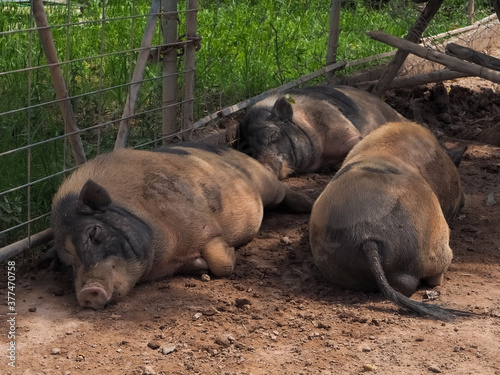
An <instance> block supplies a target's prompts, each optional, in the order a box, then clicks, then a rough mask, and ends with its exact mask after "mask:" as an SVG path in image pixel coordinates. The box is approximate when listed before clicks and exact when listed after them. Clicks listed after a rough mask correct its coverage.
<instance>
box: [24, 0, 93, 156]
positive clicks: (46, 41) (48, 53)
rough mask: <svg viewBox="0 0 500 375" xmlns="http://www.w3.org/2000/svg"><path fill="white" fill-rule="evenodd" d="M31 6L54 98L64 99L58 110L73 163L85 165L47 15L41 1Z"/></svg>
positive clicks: (34, 0) (35, 1)
mask: <svg viewBox="0 0 500 375" xmlns="http://www.w3.org/2000/svg"><path fill="white" fill-rule="evenodd" d="M31 4H32V7H33V15H34V16H35V22H36V26H37V28H38V34H39V35H40V42H41V44H42V48H43V51H44V53H45V57H46V58H47V64H48V65H49V72H50V76H51V78H52V84H53V85H54V90H55V92H56V96H57V98H58V99H64V100H61V101H60V102H59V108H60V109H61V112H62V116H63V120H64V131H65V133H66V134H68V133H73V134H71V135H68V138H69V142H70V144H71V150H72V152H73V157H74V158H75V162H76V164H78V165H80V164H83V163H85V162H86V161H87V158H86V157H85V151H84V150H83V145H82V140H81V138H80V134H79V133H78V132H79V131H80V129H78V126H77V125H76V120H75V114H74V113H73V107H72V105H71V102H70V101H69V96H68V90H67V89H66V82H65V81H64V77H63V74H62V70H61V65H60V64H59V59H58V57H57V50H56V46H55V44H54V39H53V38H52V34H51V32H50V29H49V27H48V25H49V22H48V20H47V14H46V13H45V10H44V8H43V1H42V0H33V1H32V2H31ZM75 132H76V133H75Z"/></svg>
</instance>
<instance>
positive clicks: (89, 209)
mask: <svg viewBox="0 0 500 375" xmlns="http://www.w3.org/2000/svg"><path fill="white" fill-rule="evenodd" d="M110 204H111V198H110V196H109V194H108V192H107V191H106V190H105V189H104V188H103V187H102V186H100V185H98V184H96V183H95V182H94V181H92V180H88V181H87V182H86V183H85V185H83V188H82V191H81V192H80V196H79V197H78V204H77V210H78V211H79V212H80V213H82V214H92V213H94V212H96V211H99V212H104V211H106V210H107V209H108V207H109V206H110Z"/></svg>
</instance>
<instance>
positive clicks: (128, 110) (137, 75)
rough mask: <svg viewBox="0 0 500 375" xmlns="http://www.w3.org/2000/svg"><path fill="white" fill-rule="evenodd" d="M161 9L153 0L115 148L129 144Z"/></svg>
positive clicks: (157, 0)
mask: <svg viewBox="0 0 500 375" xmlns="http://www.w3.org/2000/svg"><path fill="white" fill-rule="evenodd" d="M159 11H160V0H153V2H152V4H151V8H150V10H149V17H148V22H147V23H146V28H145V30H144V35H143V37H142V42H141V49H140V51H139V54H138V56H137V63H136V64H135V68H134V73H133V74H132V82H131V85H130V87H129V90H128V94H127V101H126V102H125V108H124V109H123V115H122V120H121V121H120V128H119V129H118V135H117V137H116V142H115V150H117V149H119V148H123V147H125V146H126V145H127V140H128V136H129V134H130V119H131V116H132V115H133V114H134V111H135V105H136V103H137V96H138V94H139V89H140V88H141V81H142V76H143V74H144V69H145V68H146V63H147V62H148V56H149V51H150V49H151V45H152V41H153V36H154V34H155V30H156V21H157V20H158V12H159Z"/></svg>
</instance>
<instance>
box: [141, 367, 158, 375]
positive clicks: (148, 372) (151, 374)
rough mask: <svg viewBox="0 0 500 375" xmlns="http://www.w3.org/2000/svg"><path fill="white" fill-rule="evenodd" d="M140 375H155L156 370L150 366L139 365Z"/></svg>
mask: <svg viewBox="0 0 500 375" xmlns="http://www.w3.org/2000/svg"><path fill="white" fill-rule="evenodd" d="M139 371H140V372H139V373H140V374H141V375H156V371H155V370H154V369H153V367H151V366H139Z"/></svg>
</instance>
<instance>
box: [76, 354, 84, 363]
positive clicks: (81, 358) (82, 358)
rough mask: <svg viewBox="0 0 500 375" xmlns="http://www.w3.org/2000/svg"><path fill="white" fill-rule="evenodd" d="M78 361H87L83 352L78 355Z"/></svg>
mask: <svg viewBox="0 0 500 375" xmlns="http://www.w3.org/2000/svg"><path fill="white" fill-rule="evenodd" d="M76 361H77V362H82V361H85V356H84V355H83V354H78V355H77V356H76Z"/></svg>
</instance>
